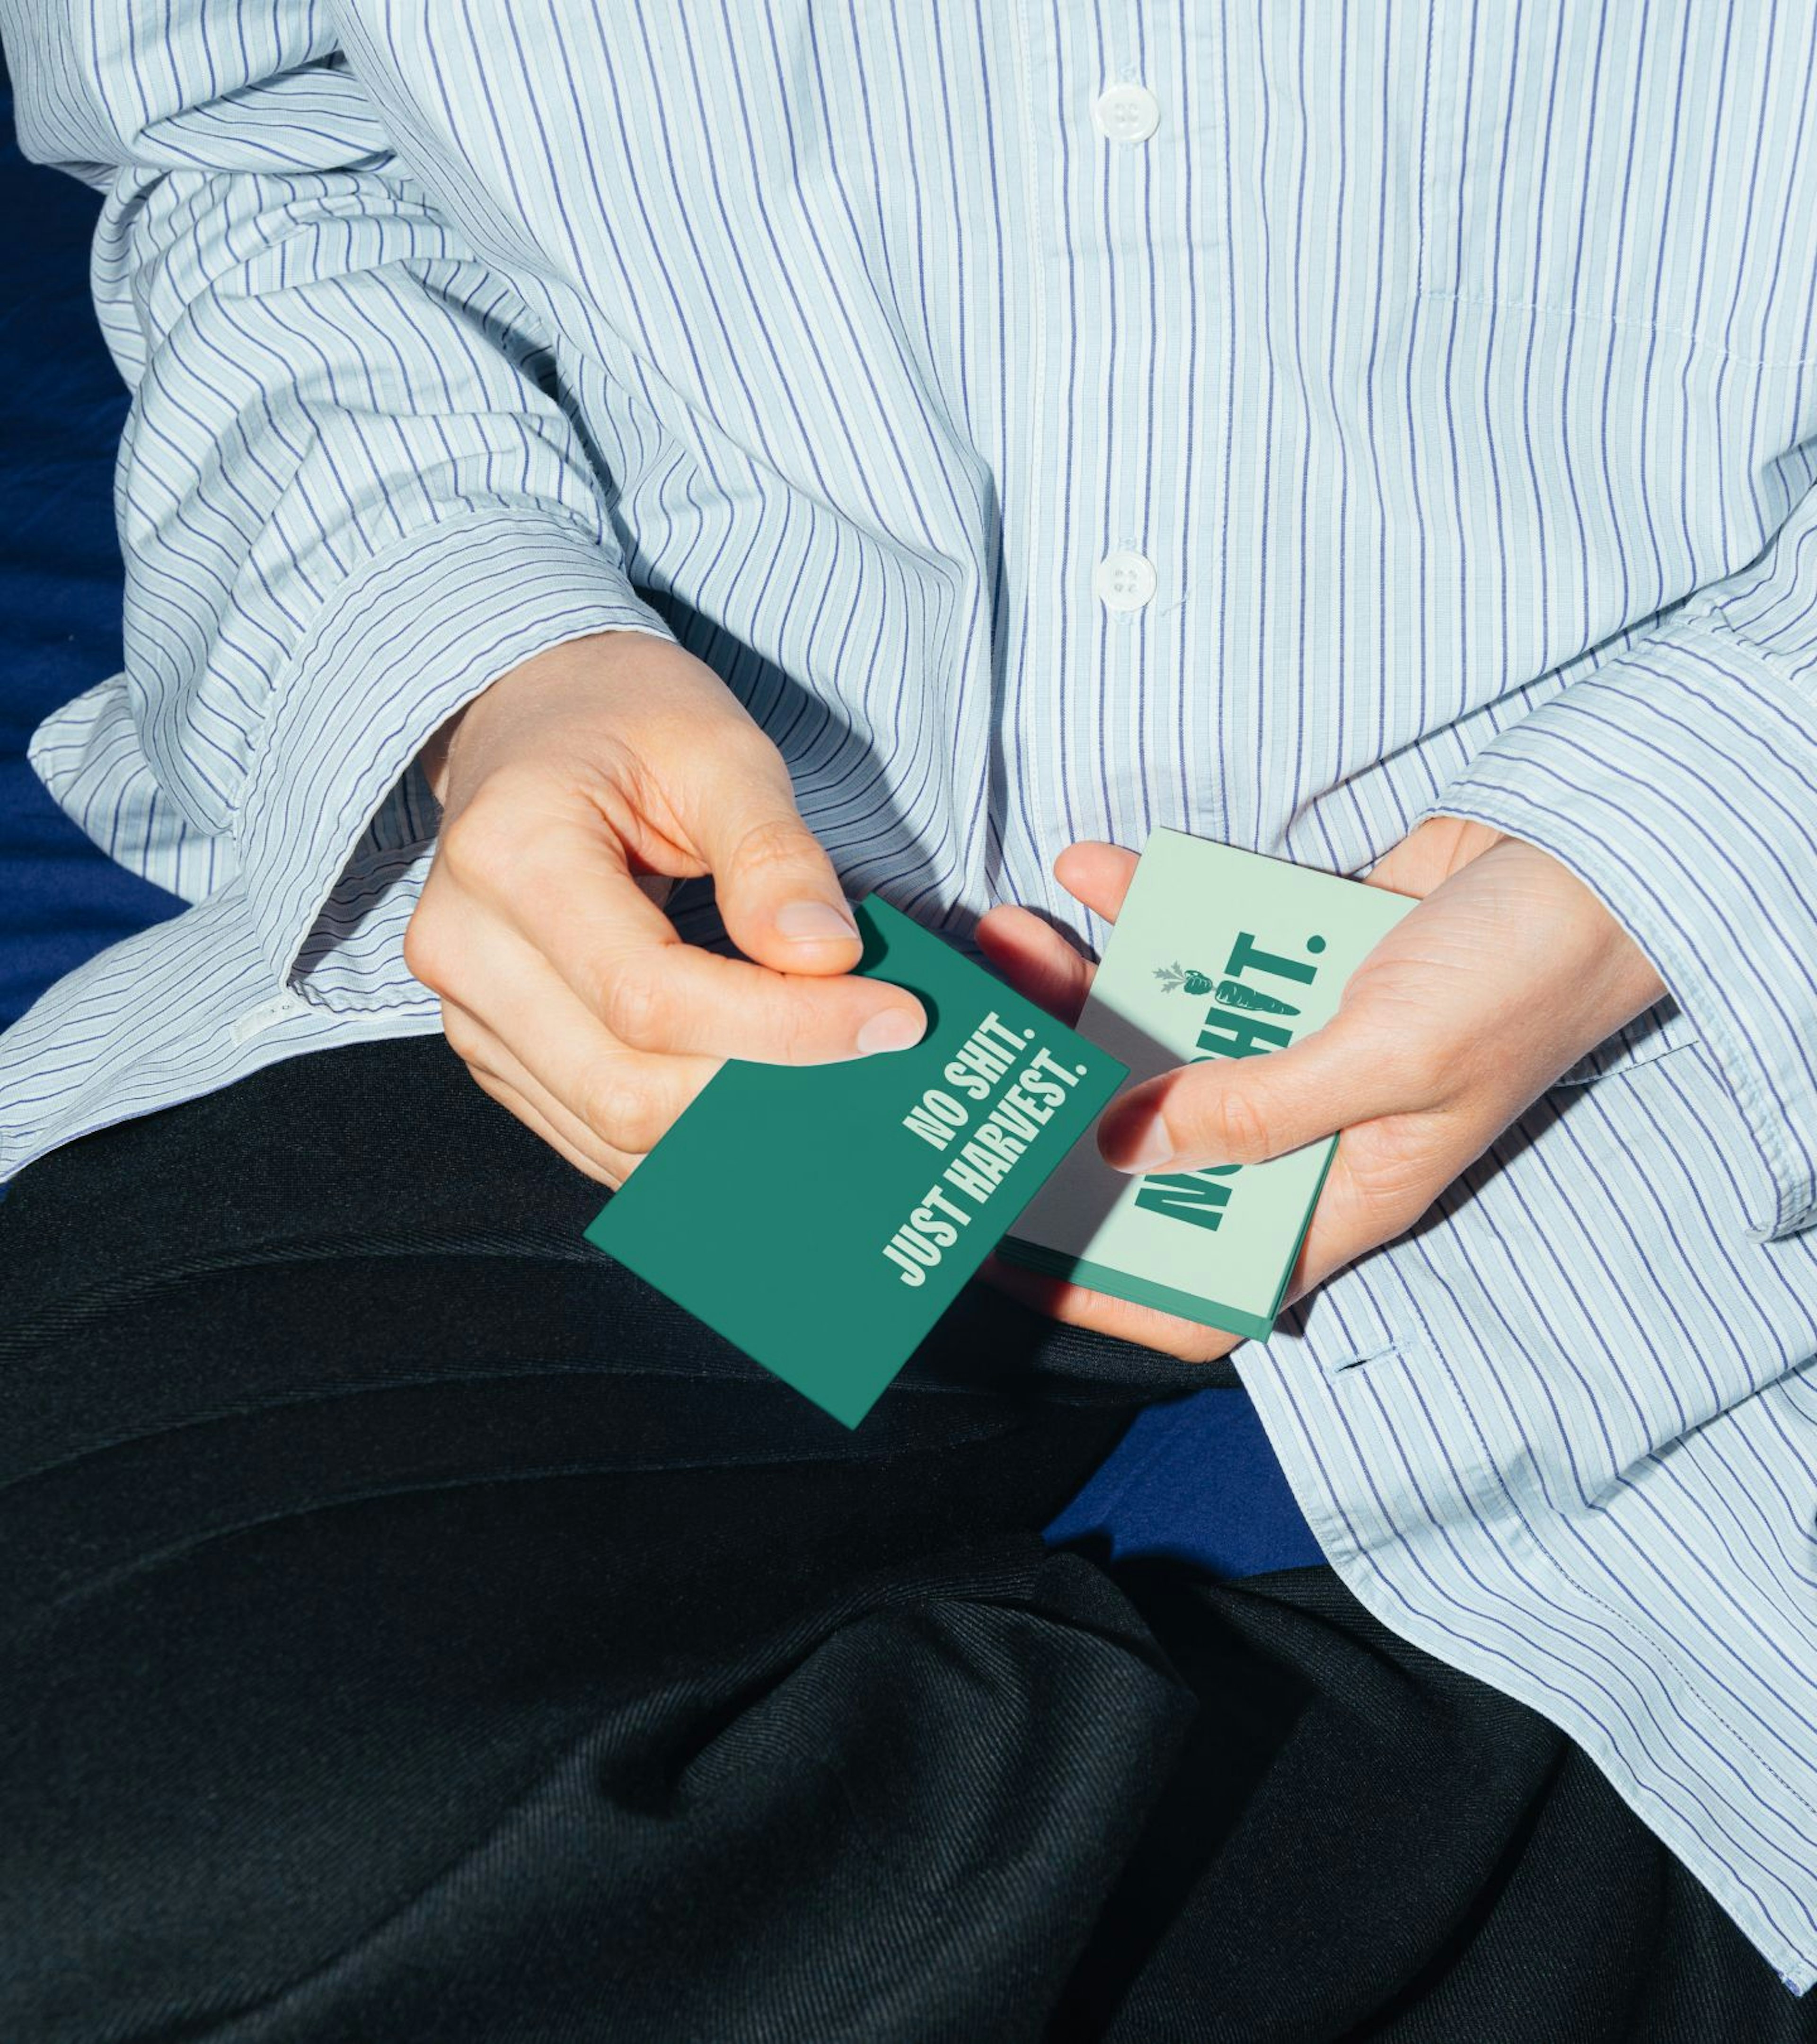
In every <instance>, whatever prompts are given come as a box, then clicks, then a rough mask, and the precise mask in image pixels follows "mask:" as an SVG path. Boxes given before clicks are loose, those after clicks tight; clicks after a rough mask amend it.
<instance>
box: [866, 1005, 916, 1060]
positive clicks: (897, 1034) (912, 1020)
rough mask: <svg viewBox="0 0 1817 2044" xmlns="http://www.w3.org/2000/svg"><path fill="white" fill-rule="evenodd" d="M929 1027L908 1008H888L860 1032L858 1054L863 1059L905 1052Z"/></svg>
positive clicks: (872, 1017) (872, 1018)
mask: <svg viewBox="0 0 1817 2044" xmlns="http://www.w3.org/2000/svg"><path fill="white" fill-rule="evenodd" d="M926 1027H927V1024H926V1023H925V1022H924V1020H922V1019H921V1017H920V1016H918V1015H916V1014H913V1013H912V1012H910V1011H909V1009H906V1008H886V1009H884V1011H883V1012H882V1014H881V1015H874V1016H871V1018H870V1020H869V1021H868V1022H867V1023H866V1024H865V1025H864V1027H863V1028H862V1029H860V1030H859V1032H858V1054H859V1056H860V1057H861V1058H874V1057H875V1056H876V1055H877V1054H878V1051H905V1050H907V1049H908V1047H909V1045H910V1044H911V1043H920V1040H921V1032H923V1030H924V1029H925V1028H926Z"/></svg>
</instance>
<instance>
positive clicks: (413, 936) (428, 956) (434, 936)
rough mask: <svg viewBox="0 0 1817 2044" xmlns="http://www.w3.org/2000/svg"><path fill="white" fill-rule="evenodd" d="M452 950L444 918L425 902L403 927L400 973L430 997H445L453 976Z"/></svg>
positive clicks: (418, 906)
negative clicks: (405, 973) (427, 992)
mask: <svg viewBox="0 0 1817 2044" xmlns="http://www.w3.org/2000/svg"><path fill="white" fill-rule="evenodd" d="M453 948H454V947H453V946H452V944H451V943H450V942H449V939H448V925H447V920H446V919H445V917H444V916H441V915H440V914H439V913H437V912H436V909H435V908H434V907H433V906H432V904H431V903H430V902H429V901H428V899H427V898H425V899H424V900H423V901H420V902H419V903H418V904H417V909H416V913H414V914H413V916H411V918H410V920H409V922H408V923H407V924H405V926H404V970H405V971H406V972H407V973H409V975H410V977H411V978H413V980H415V981H417V982H418V984H419V985H423V986H426V987H428V989H429V991H430V992H431V993H443V994H445V993H447V992H448V988H449V982H451V979H452V978H453V976H454V974H453V963H454V961H453V956H452V953H453Z"/></svg>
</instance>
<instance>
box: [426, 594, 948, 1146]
mask: <svg viewBox="0 0 1817 2044" xmlns="http://www.w3.org/2000/svg"><path fill="white" fill-rule="evenodd" d="M422 764H423V767H424V771H425V773H426V774H428V780H429V785H430V786H431V788H432V790H434V792H435V793H436V797H438V799H439V800H440V802H441V804H442V828H441V834H440V840H439V842H438V843H437V845H436V855H435V859H434V861H433V863H432V865H431V866H430V869H429V875H428V880H427V881H426V882H425V883H424V888H423V894H422V899H421V901H420V902H419V903H418V905H417V909H416V913H414V915H413V916H412V917H411V919H410V926H409V931H408V932H407V934H406V936H405V942H404V959H405V964H406V965H407V966H409V969H410V970H411V972H412V973H413V974H415V975H416V977H417V978H418V979H420V980H421V981H422V982H423V983H424V985H426V986H428V987H431V988H432V989H434V990H435V991H436V993H439V994H440V996H441V1002H442V1025H443V1028H444V1029H445V1030H446V1032H447V1034H448V1041H449V1043H451V1045H452V1046H453V1047H454V1049H455V1051H456V1053H457V1054H458V1055H459V1056H460V1057H461V1058H463V1060H464V1061H465V1062H466V1064H467V1067H468V1069H469V1070H471V1073H472V1074H473V1076H474V1078H475V1079H477V1080H478V1082H479V1084H480V1085H482V1087H483V1088H484V1089H486V1092H487V1093H490V1094H491V1096H492V1097H493V1098H494V1100H497V1101H501V1102H502V1103H503V1104H504V1105H505V1106H506V1107H508V1108H509V1109H510V1110H511V1112H513V1114H515V1115H516V1116H517V1118H518V1120H520V1121H521V1122H523V1123H524V1124H525V1125H526V1126H527V1127H528V1128H532V1129H534V1130H535V1131H536V1134H537V1135H540V1136H541V1137H542V1138H543V1139H544V1141H545V1142H547V1143H550V1144H551V1146H552V1147H554V1148H555V1149H556V1150H558V1151H560V1153H561V1154H562V1155H563V1156H564V1157H565V1158H567V1160H568V1162H570V1164H573V1165H574V1166H576V1167H577V1168H578V1169H579V1170H582V1171H585V1172H586V1173H587V1174H588V1175H589V1176H590V1177H591V1178H597V1179H600V1180H601V1181H603V1182H604V1183H605V1184H607V1185H618V1184H620V1183H622V1182H623V1181H624V1178H626V1177H627V1176H628V1174H629V1173H630V1172H631V1171H632V1170H633V1169H634V1168H635V1167H636V1162H637V1160H638V1158H640V1156H642V1155H644V1154H645V1153H646V1152H647V1151H649V1150H650V1149H651V1147H653V1145H654V1144H655V1142H656V1140H657V1139H658V1138H659V1136H660V1135H662V1134H663V1131H664V1130H665V1129H666V1128H668V1126H669V1124H670V1123H671V1122H672V1121H674V1119H675V1117H676V1116H678V1114H680V1112H682V1108H685V1107H686V1105H688V1103H689V1101H691V1100H692V1099H693V1097H694V1096H695V1094H696V1093H698V1092H699V1091H700V1089H701V1087H702V1086H703V1085H705V1083H706V1082H707V1081H708V1080H709V1078H711V1077H712V1076H713V1073H714V1072H715V1071H716V1070H718V1068H719V1065H720V1061H721V1060H722V1059H724V1058H728V1057H738V1058H751V1059H754V1060H757V1061H760V1062H770V1063H776V1064H817V1063H824V1062H830V1061H832V1060H833V1059H836V1058H854V1057H862V1056H868V1055H871V1054H872V1053H874V1052H876V1051H890V1050H902V1049H905V1048H906V1047H907V1046H908V1045H909V1044H910V1043H915V1042H916V1041H917V1040H918V1039H920V1035H921V1034H922V1032H923V1031H924V1029H925V1028H926V1027H927V1017H926V1016H925V1015H924V1012H923V1011H922V1009H921V1006H920V1002H918V1001H916V999H915V997H914V996H913V995H912V994H910V993H905V992H903V991H902V990H901V989H900V988H897V987H893V986H886V985H882V984H881V983H879V982H874V981H871V980H866V979H858V978H852V977H851V968H852V967H853V966H855V965H856V964H857V962H858V961H859V957H860V955H861V952H862V944H861V942H860V939H859V933H858V927H857V925H856V924H855V923H854V921H853V920H852V917H851V911H850V910H849V909H847V906H846V902H845V897H844V895H843V893H842V891H841V889H840V887H839V881H838V878H837V877H836V875H835V874H834V872H833V869H832V865H831V864H830V863H828V859H827V855H826V854H825V853H824V851H822V850H821V849H820V846H819V845H818V844H817V843H816V842H815V840H814V839H813V837H812V836H811V835H810V833H809V831H808V828H807V827H806V825H805V824H803V822H802V821H801V816H800V815H799V814H798V813H797V810H796V808H795V798H794V795H793V790H791V788H790V786H789V773H788V769H787V768H786V767H785V766H784V764H783V763H782V755H781V754H779V753H778V751H777V750H776V748H775V747H774V745H772V744H771V743H770V740H768V739H767V738H766V737H765V736H764V735H763V732H762V731H761V730H759V728H758V726H757V725H756V724H755V723H754V722H753V721H752V720H751V717H749V715H748V714H747V713H746V711H745V709H743V705H741V704H740V703H739V701H738V700H737V698H736V697H735V696H734V695H733V694H732V693H731V691H730V690H728V688H727V687H726V686H725V685H724V683H723V682H721V681H720V678H719V677H718V676H717V675H716V674H714V673H713V670H712V669H711V668H709V667H705V666H703V665H702V664H701V662H699V661H698V660H697V659H693V656H692V655H690V654H687V653H685V652H683V651H682V650H681V648H680V647H678V646H675V645H674V644H670V642H669V641H668V640H664V639H659V638H658V637H656V636H655V635H654V634H651V633H647V632H605V633H601V634H599V635H597V636H594V637H591V638H587V639H578V640H570V642H569V643H568V644H566V645H563V646H558V647H553V648H552V649H551V651H547V652H546V653H542V654H539V655H537V656H536V658H535V659H532V660H527V661H526V662H524V664H523V665H522V666H521V667H517V668H515V669H514V670H513V671H512V672H511V673H509V674H506V675H505V676H503V677H502V678H501V679H499V680H498V681H497V682H494V683H493V685H492V686H491V687H490V688H489V689H487V690H486V692H485V694H483V695H481V696H479V697H477V698H476V699H475V700H474V701H473V702H472V703H471V705H469V706H468V708H467V709H466V710H465V711H464V712H463V713H461V715H459V717H456V718H454V719H452V720H450V722H449V723H448V724H445V725H444V727H443V728H442V730H441V731H440V732H438V733H437V734H436V738H435V739H434V740H432V742H431V743H430V745H429V746H428V747H426V748H425V750H424V754H423V759H422ZM709 873H710V874H712V875H713V881H714V884H715V887H716V894H717V899H718V902H719V908H720V916H721V917H722V919H723V920H724V924H725V927H726V930H727V932H728V935H729V936H731V938H732V941H733V943H736V945H737V946H738V947H739V950H740V951H743V953H744V959H726V958H721V957H720V956H718V955H716V954H715V953H713V952H710V951H701V950H699V949H697V948H696V947H693V946H690V945H686V944H684V943H682V941H681V939H680V938H679V937H678V936H677V935H676V933H675V931H674V928H673V926H672V925H671V924H670V922H669V920H668V918H667V917H666V916H664V915H663V913H662V910H661V909H659V907H658V906H657V905H656V901H655V900H654V899H652V898H651V891H650V889H651V883H650V881H649V878H648V876H651V875H667V876H670V878H693V877H695V876H697V875H700V874H709ZM640 883H641V884H640ZM662 891H663V892H666V888H665V889H663V890H662ZM747 961H751V962H747Z"/></svg>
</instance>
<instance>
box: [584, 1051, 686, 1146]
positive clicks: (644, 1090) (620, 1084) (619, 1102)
mask: <svg viewBox="0 0 1817 2044" xmlns="http://www.w3.org/2000/svg"><path fill="white" fill-rule="evenodd" d="M611 1090H612V1095H613V1123H612V1126H611V1128H610V1130H609V1131H606V1130H605V1129H603V1128H602V1129H601V1133H602V1134H605V1133H608V1132H609V1135H610V1137H611V1140H612V1142H613V1145H614V1147H617V1149H620V1150H626V1151H632V1152H633V1153H634V1154H636V1155H641V1154H642V1153H643V1151H647V1150H654V1149H655V1147H656V1145H657V1143H659V1141H660V1140H661V1139H662V1137H663V1134H664V1133H665V1131H666V1130H667V1128H668V1126H669V1122H670V1116H669V1115H668V1113H667V1112H666V1111H665V1108H664V1105H663V1101H662V1098H661V1097H660V1095H659V1092H658V1089H657V1088H656V1087H655V1085H653V1084H652V1083H651V1081H650V1080H649V1078H647V1077H646V1076H644V1075H643V1074H638V1073H635V1072H631V1071H622V1072H620V1073H619V1074H617V1077H616V1078H615V1079H614V1081H613V1085H612V1089H611Z"/></svg>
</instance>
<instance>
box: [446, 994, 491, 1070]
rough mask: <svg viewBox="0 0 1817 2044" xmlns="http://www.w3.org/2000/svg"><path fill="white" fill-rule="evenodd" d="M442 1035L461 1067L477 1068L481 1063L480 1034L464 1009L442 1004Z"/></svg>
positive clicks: (447, 1003)
mask: <svg viewBox="0 0 1817 2044" xmlns="http://www.w3.org/2000/svg"><path fill="white" fill-rule="evenodd" d="M442 1034H443V1035H444V1036H445V1037H447V1039H448V1048H449V1049H450V1050H451V1051H453V1052H454V1054H455V1056H456V1057H457V1058H459V1059H460V1061H461V1062H462V1063H463V1065H471V1066H478V1065H479V1064H480V1063H481V1062H482V1059H481V1057H480V1046H481V1042H482V1035H481V1032H480V1029H479V1027H478V1024H476V1023H475V1022H474V1019H473V1017H472V1016H471V1015H469V1014H468V1013H467V1010H466V1009H464V1008H457V1007H455V1006H454V1005H452V1004H451V1003H450V1002H448V1001H444V1002H443V1003H442Z"/></svg>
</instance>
